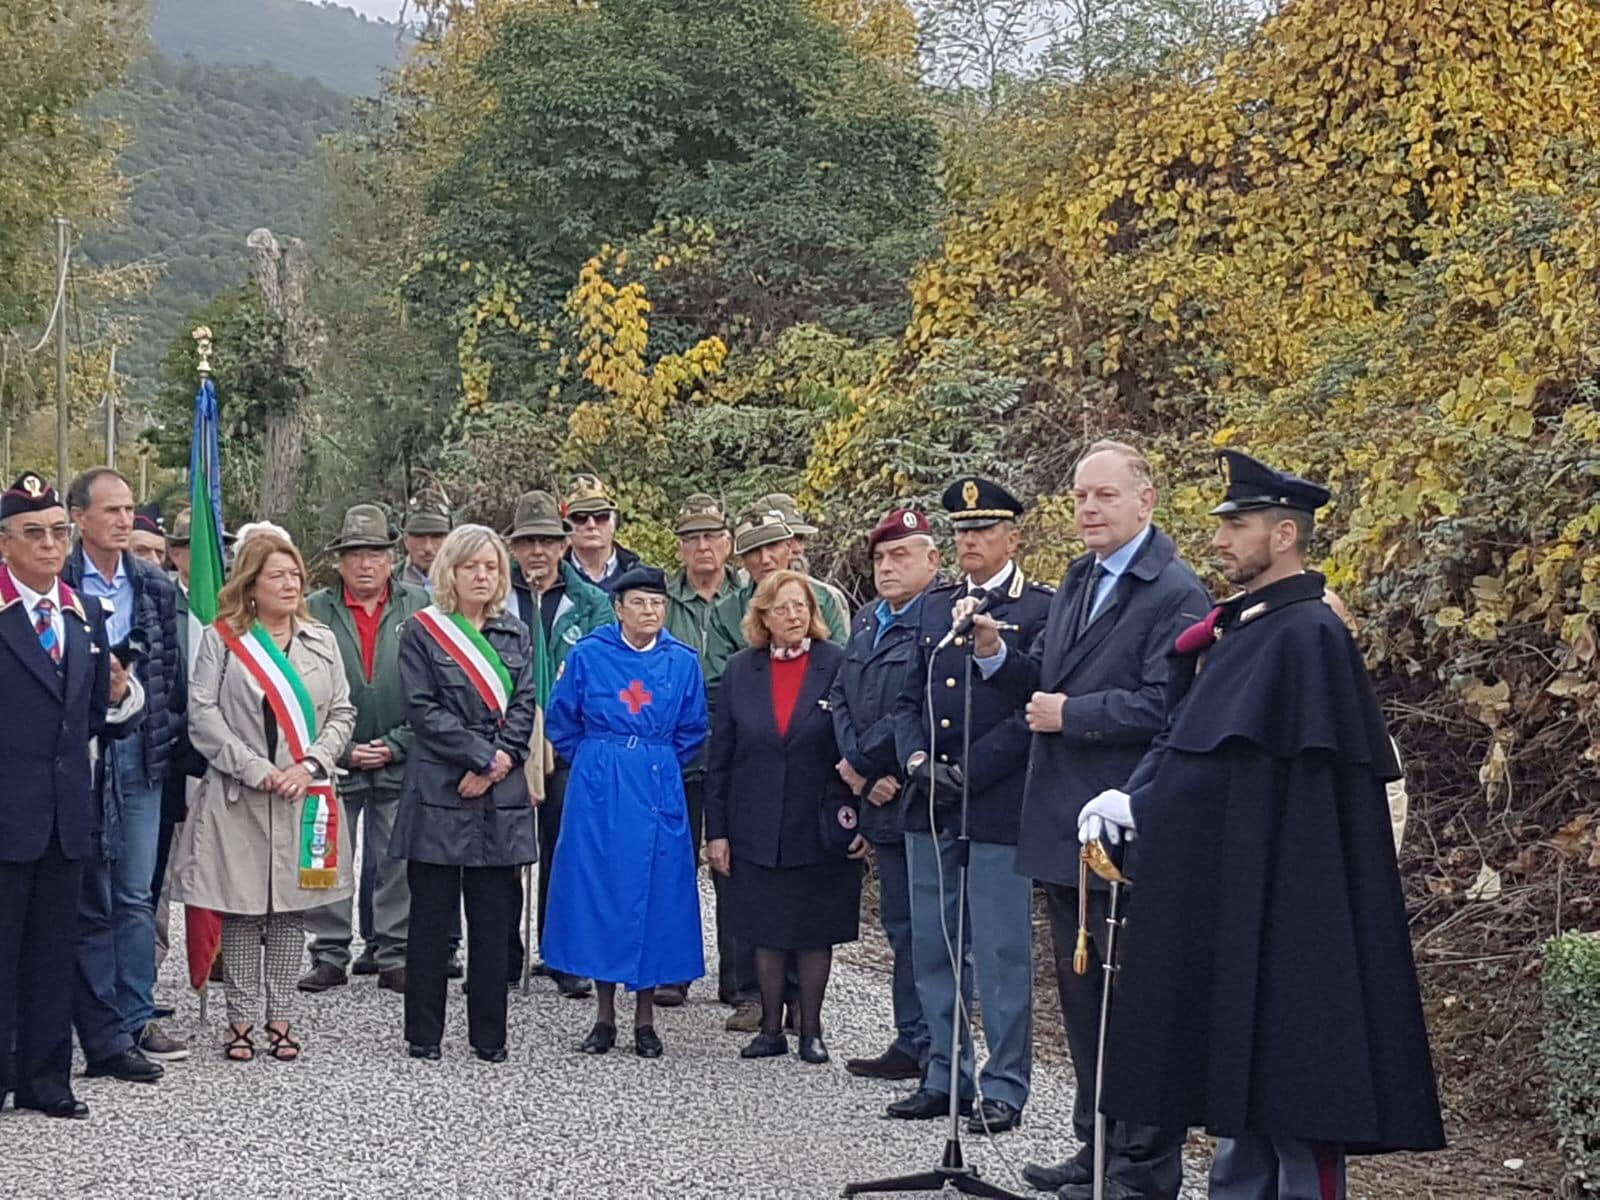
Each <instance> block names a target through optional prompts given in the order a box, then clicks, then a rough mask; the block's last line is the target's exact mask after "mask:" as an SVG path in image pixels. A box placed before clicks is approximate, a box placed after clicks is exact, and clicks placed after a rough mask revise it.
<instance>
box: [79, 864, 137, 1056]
mask: <svg viewBox="0 0 1600 1200" xmlns="http://www.w3.org/2000/svg"><path fill="white" fill-rule="evenodd" d="M113 865H114V864H112V863H108V862H106V861H105V857H104V856H103V855H102V854H101V851H100V839H99V838H96V839H95V844H94V847H93V849H91V850H90V851H89V854H88V856H87V857H85V858H84V860H83V886H82V888H81V890H80V891H79V895H78V938H77V942H76V943H75V944H74V946H73V958H74V959H75V960H76V962H77V975H78V979H77V985H76V986H75V987H74V988H73V992H72V1024H73V1028H75V1029H76V1030H77V1032H78V1044H79V1045H80V1046H82V1047H83V1057H84V1058H85V1059H86V1060H88V1062H90V1063H91V1064H93V1063H98V1062H104V1061H105V1060H106V1059H108V1058H111V1057H113V1056H115V1055H118V1054H122V1053H124V1052H125V1051H128V1050H131V1049H133V1037H132V1036H130V1035H129V1033H128V1031H127V1030H126V1029H125V1028H123V1021H122V1010H121V1009H120V1008H119V1007H118V1004H117V938H116V930H115V929H114V928H113V925H112V905H111V871H112V867H113Z"/></svg>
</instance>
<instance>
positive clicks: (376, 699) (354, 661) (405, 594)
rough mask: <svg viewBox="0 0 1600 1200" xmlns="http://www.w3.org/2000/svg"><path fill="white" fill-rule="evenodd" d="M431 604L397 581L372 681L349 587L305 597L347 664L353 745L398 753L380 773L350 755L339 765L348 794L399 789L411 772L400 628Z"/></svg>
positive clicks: (391, 592) (341, 784) (374, 658)
mask: <svg viewBox="0 0 1600 1200" xmlns="http://www.w3.org/2000/svg"><path fill="white" fill-rule="evenodd" d="M430 603H431V601H429V599H428V594H427V593H426V592H424V591H423V590H422V589H421V588H414V587H410V586H408V585H407V584H403V583H397V582H392V581H391V583H390V584H389V600H388V603H387V604H386V605H385V606H384V610H383V623H382V624H381V625H379V627H378V644H377V647H376V649H375V650H374V652H373V656H372V680H371V682H368V680H367V676H366V671H365V670H364V669H363V667H362V665H361V638H360V636H359V635H358V634H357V633H356V623H355V619H354V618H353V617H352V616H351V615H350V609H349V608H348V607H347V606H346V605H345V602H344V585H343V584H342V583H338V584H335V585H334V586H333V587H328V588H323V589H322V590H321V591H319V592H313V593H312V594H311V595H309V596H307V597H306V607H307V608H309V609H310V610H311V615H312V616H313V617H315V618H316V619H317V620H319V621H321V622H322V623H323V624H324V625H326V626H327V627H328V628H329V629H331V630H333V637H334V640H335V641H336V642H338V643H339V655H340V657H341V658H342V659H343V660H344V673H345V677H346V678H347V679H348V680H349V681H350V701H351V703H352V704H354V705H355V706H356V730H355V733H354V734H352V735H351V738H350V744H351V745H356V744H358V743H361V742H374V741H378V740H380V739H381V740H382V741H383V742H384V743H385V744H386V745H387V746H388V747H389V749H390V750H391V751H393V753H394V759H393V761H391V762H389V763H387V764H386V765H384V766H382V767H379V768H378V769H377V770H376V771H356V770H353V769H351V767H350V762H349V756H348V751H346V755H345V757H344V758H341V759H340V761H339V765H340V766H341V767H343V768H344V769H345V770H346V771H348V772H349V774H347V775H345V776H344V777H343V778H342V779H341V780H340V782H339V790H340V791H341V792H342V793H344V794H345V795H350V796H362V795H365V794H366V793H368V792H374V791H376V792H394V793H396V794H398V793H399V791H400V783H401V781H402V779H403V778H404V776H405V773H406V750H407V748H408V747H409V746H410V744H411V727H410V726H409V725H408V724H407V723H406V695H405V690H404V689H403V688H402V687H401V686H400V627H401V626H402V625H404V624H405V622H406V619H407V618H408V617H410V616H411V615H412V614H413V613H417V612H420V611H421V610H422V609H424V608H427V607H428V605H429V604H430Z"/></svg>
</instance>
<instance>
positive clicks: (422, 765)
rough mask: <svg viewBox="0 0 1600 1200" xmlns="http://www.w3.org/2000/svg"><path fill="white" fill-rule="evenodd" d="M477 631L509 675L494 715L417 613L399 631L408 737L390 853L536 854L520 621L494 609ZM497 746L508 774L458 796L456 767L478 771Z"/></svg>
mask: <svg viewBox="0 0 1600 1200" xmlns="http://www.w3.org/2000/svg"><path fill="white" fill-rule="evenodd" d="M482 632H483V636H484V639H485V640H486V641H487V642H488V643H489V644H490V645H491V646H493V647H494V648H495V650H496V652H498V653H499V655H500V660H501V661H502V662H503V663H504V664H505V667H506V670H507V671H508V672H509V673H510V675H511V681H512V692H511V699H510V701H509V702H508V704H507V711H506V714H505V720H504V721H503V722H502V721H501V720H500V719H499V718H498V717H497V716H496V714H495V712H494V710H493V709H491V708H490V707H489V705H488V704H486V703H485V702H484V700H483V698H482V697H481V696H479V695H478V691H477V689H476V688H475V687H473V685H472V681H471V680H470V679H469V678H468V677H467V673H466V672H465V671H464V670H462V669H461V667H460V666H458V665H457V664H456V661H455V660H454V659H453V658H451V657H450V655H449V654H447V653H446V652H445V651H444V649H443V648H442V647H441V646H440V645H439V643H438V642H437V641H436V640H435V639H434V638H433V635H432V634H430V633H429V632H428V631H427V630H426V629H425V628H423V626H422V624H421V623H420V622H419V621H417V620H415V619H410V620H407V621H406V623H405V628H404V629H403V630H402V631H401V634H400V682H401V686H402V687H403V688H404V689H405V694H406V711H407V714H408V715H409V718H410V722H411V746H410V752H409V754H408V756H407V758H406V774H405V782H404V783H403V784H402V786H401V791H400V810H399V813H398V814H397V816H396V818H395V828H394V838H393V839H392V840H391V841H390V843H389V854H390V856H391V857H394V858H408V859H415V860H416V861H418V862H425V863H433V864H435V865H438V866H446V867H505V866H520V865H521V864H523V863H531V862H533V861H535V860H536V859H537V858H538V857H539V849H538V844H537V842H536V840H535V838H534V830H533V806H532V804H531V803H530V802H529V799H528V781H527V777H526V776H525V775H524V773H523V770H522V766H523V763H525V762H526V761H527V758H528V743H529V741H530V739H531V738H532V737H533V726H534V717H535V714H536V713H537V712H538V701H537V699H536V697H535V695H534V678H533V651H532V645H531V643H530V641H529V639H528V627H527V626H526V625H524V624H523V623H522V622H521V621H519V620H517V618H516V617H514V616H511V615H510V614H509V613H501V614H500V615H498V616H494V617H490V618H489V619H488V620H487V621H485V622H484V625H483V630H482ZM496 750H504V751H505V752H506V753H507V754H508V755H510V756H511V762H512V769H511V772H510V774H508V775H507V776H506V777H505V778H504V779H502V780H501V781H500V782H499V783H497V784H495V785H494V787H492V788H491V789H489V791H487V792H485V793H484V794H483V795H482V796H479V797H478V798H477V799H475V800H467V799H463V798H462V796H461V794H460V793H459V792H458V791H457V790H456V788H457V785H459V784H460V782H461V777H462V775H464V774H466V773H467V772H468V771H482V770H483V769H484V768H485V767H486V766H487V765H488V764H489V762H490V761H491V760H492V759H493V758H494V754H495V751H496Z"/></svg>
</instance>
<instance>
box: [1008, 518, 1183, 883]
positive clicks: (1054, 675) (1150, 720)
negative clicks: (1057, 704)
mask: <svg viewBox="0 0 1600 1200" xmlns="http://www.w3.org/2000/svg"><path fill="white" fill-rule="evenodd" d="M1094 564H1095V556H1094V555H1093V554H1085V555H1083V556H1082V557H1081V558H1079V559H1077V560H1076V561H1075V562H1073V564H1072V565H1071V566H1070V567H1069V568H1068V569H1067V573H1066V576H1065V578H1064V579H1063V580H1062V583H1061V587H1060V588H1059V589H1058V590H1057V592H1056V594H1055V596H1054V597H1053V598H1052V600H1051V603H1050V617H1049V620H1048V621H1047V622H1046V624H1045V629H1044V633H1043V634H1041V635H1040V636H1039V637H1037V638H1035V639H1034V642H1033V646H1032V648H1031V650H1030V652H1029V653H1028V654H1026V655H1022V654H1008V655H1007V657H1006V661H1005V662H1004V663H1003V664H1002V665H1001V667H1000V669H999V670H998V671H996V672H995V673H994V674H993V675H992V676H991V677H990V679H989V681H988V684H989V686H990V687H996V688H999V689H1001V691H1003V692H1004V693H1005V694H1006V695H1007V696H1008V697H1009V699H1010V702H1011V703H1013V704H1017V705H1024V704H1026V703H1027V702H1028V698H1029V697H1030V696H1031V695H1032V694H1033V693H1034V692H1035V691H1041V692H1064V693H1066V697H1067V702H1066V705H1065V707H1064V708H1063V709H1062V714H1061V715H1062V724H1061V731H1060V732H1059V733H1036V734H1033V735H1032V736H1033V742H1032V745H1031V746H1030V748H1029V751H1028V777H1027V783H1026V784H1025V785H1024V788H1023V795H1022V823H1021V830H1022V835H1021V837H1020V838H1019V839H1018V840H1017V870H1018V871H1019V872H1021V873H1022V874H1024V875H1027V876H1029V877H1030V878H1033V879H1039V880H1043V881H1045V882H1047V883H1061V884H1069V885H1075V884H1076V883H1077V879H1078V872H1077V862H1078V812H1079V810H1080V809H1082V808H1083V806H1084V805H1085V804H1086V803H1088V801H1090V800H1092V799H1093V798H1094V797H1096V796H1098V795H1099V794H1100V793H1101V792H1103V791H1105V790H1106V789H1107V788H1119V787H1121V786H1122V785H1123V783H1125V782H1126V781H1127V778H1128V776H1129V775H1130V774H1132V772H1133V769H1134V768H1135V767H1136V766H1138V765H1139V760H1140V759H1141V758H1142V757H1143V756H1144V752H1145V751H1146V750H1148V749H1149V748H1150V743H1151V742H1152V741H1153V740H1154V739H1155V737H1156V735H1157V734H1159V733H1160V732H1161V730H1162V729H1163V727H1165V725H1166V721H1167V671H1168V664H1169V662H1170V659H1171V653H1172V644H1173V642H1174V640H1175V639H1176V638H1177V636H1178V634H1179V633H1180V632H1182V631H1183V630H1184V629H1186V628H1188V627H1189V626H1190V625H1192V624H1194V623H1195V622H1196V621H1198V620H1200V618H1201V617H1203V616H1205V614H1206V610H1207V609H1208V608H1209V607H1210V600H1209V599H1208V598H1207V596H1206V590H1205V588H1204V587H1203V586H1202V585H1201V583H1200V580H1199V578H1198V577H1197V576H1196V575H1195V573H1194V571H1193V570H1191V569H1190V567H1189V564H1187V563H1186V562H1184V561H1183V560H1182V559H1181V558H1179V557H1178V550H1177V547H1176V546H1174V545H1173V543H1172V539H1171V538H1169V537H1168V536H1167V535H1166V534H1164V533H1162V532H1161V530H1159V529H1151V530H1150V533H1149V536H1148V537H1146V539H1145V542H1144V545H1143V546H1141V547H1140V548H1139V551H1138V554H1137V556H1136V557H1135V558H1134V560H1133V561H1132V562H1131V563H1129V564H1128V567H1127V569H1126V570H1125V571H1123V573H1122V575H1121V577H1120V578H1119V579H1118V580H1117V583H1116V586H1115V587H1114V588H1113V589H1112V591H1111V594H1110V595H1109V596H1108V597H1107V598H1106V600H1105V603H1104V604H1102V605H1101V607H1100V611H1099V612H1098V613H1096V614H1095V618H1094V620H1093V621H1092V622H1090V623H1089V625H1088V626H1087V627H1086V628H1083V629H1082V631H1081V632H1080V631H1079V626H1080V614H1081V613H1082V612H1083V609H1084V604H1085V601H1086V596H1085V592H1086V590H1087V589H1088V587H1089V582H1090V579H1091V578H1092V575H1093V571H1094ZM1094 882H1095V884H1096V885H1097V886H1099V887H1104V886H1105V884H1104V883H1102V882H1100V880H1099V877H1098V876H1096V877H1094Z"/></svg>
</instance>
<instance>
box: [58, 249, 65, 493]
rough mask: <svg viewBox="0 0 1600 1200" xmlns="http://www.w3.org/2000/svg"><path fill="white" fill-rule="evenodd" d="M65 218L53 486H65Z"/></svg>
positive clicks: (60, 253) (60, 270) (60, 259)
mask: <svg viewBox="0 0 1600 1200" xmlns="http://www.w3.org/2000/svg"><path fill="white" fill-rule="evenodd" d="M66 270H67V219H66V218H65V217H57V218H56V277H57V278H58V279H60V280H62V286H61V287H60V288H59V289H58V295H57V297H56V310H57V311H56V486H57V487H63V488H64V487H66V486H67V293H66V287H65V278H66Z"/></svg>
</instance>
